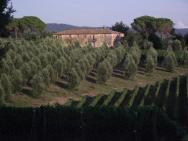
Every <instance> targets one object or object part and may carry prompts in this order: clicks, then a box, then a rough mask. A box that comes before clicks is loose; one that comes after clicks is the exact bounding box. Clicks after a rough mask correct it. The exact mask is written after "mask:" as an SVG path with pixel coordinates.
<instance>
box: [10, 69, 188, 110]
mask: <svg viewBox="0 0 188 141" xmlns="http://www.w3.org/2000/svg"><path fill="white" fill-rule="evenodd" d="M187 73H188V68H177V69H176V71H175V72H166V71H164V70H163V69H162V68H157V70H155V72H154V73H152V74H151V75H146V74H145V73H144V71H142V70H139V71H138V73H137V75H136V78H135V79H134V80H125V79H122V78H119V77H117V76H112V77H111V78H110V79H109V80H108V81H107V83H106V84H104V85H99V84H96V83H94V82H90V81H87V80H83V81H82V82H81V84H80V85H79V86H78V87H77V88H75V89H73V90H67V89H64V88H61V87H59V86H57V85H50V87H49V88H48V90H46V91H44V92H43V94H42V95H41V96H40V97H38V98H33V97H31V96H29V95H25V94H22V93H19V94H16V95H14V96H12V97H11V102H10V105H11V106H16V107H29V106H33V107H38V106H41V105H48V104H50V105H51V104H55V103H58V104H64V103H66V102H67V101H68V100H69V99H75V100H76V99H79V98H81V97H82V96H84V95H89V96H96V95H104V94H108V93H109V92H110V91H112V90H113V89H117V90H122V89H125V88H126V89H130V90H132V89H134V88H135V87H136V86H145V85H147V84H153V83H155V82H157V81H160V80H163V79H171V78H173V77H176V76H179V75H183V74H187Z"/></svg>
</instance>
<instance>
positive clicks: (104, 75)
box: [97, 62, 109, 84]
mask: <svg viewBox="0 0 188 141" xmlns="http://www.w3.org/2000/svg"><path fill="white" fill-rule="evenodd" d="M108 79H109V69H108V66H107V63H105V62H103V63H101V64H100V65H99V67H98V69H97V83H99V84H104V83H105V82H106V81H107V80H108Z"/></svg>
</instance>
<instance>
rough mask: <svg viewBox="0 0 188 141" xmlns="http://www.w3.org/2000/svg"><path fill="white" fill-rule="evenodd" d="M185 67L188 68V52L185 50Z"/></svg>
mask: <svg viewBox="0 0 188 141" xmlns="http://www.w3.org/2000/svg"><path fill="white" fill-rule="evenodd" d="M183 65H185V66H188V50H187V48H185V50H184V52H183Z"/></svg>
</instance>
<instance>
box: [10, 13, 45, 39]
mask: <svg viewBox="0 0 188 141" xmlns="http://www.w3.org/2000/svg"><path fill="white" fill-rule="evenodd" d="M45 27H46V24H45V23H44V22H43V21H42V20H41V19H39V18H38V17H34V16H25V17H23V18H19V19H18V18H17V19H12V20H11V22H10V23H9V24H8V25H7V29H8V30H9V31H10V32H14V36H15V37H16V38H17V37H18V36H19V37H25V38H26V39H35V38H36V37H37V36H38V35H42V33H43V32H44V30H45Z"/></svg>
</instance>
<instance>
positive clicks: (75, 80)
mask: <svg viewBox="0 0 188 141" xmlns="http://www.w3.org/2000/svg"><path fill="white" fill-rule="evenodd" d="M79 84H80V77H79V75H78V74H77V72H76V70H75V69H74V68H72V69H71V71H70V73H69V84H68V87H69V88H70V89H72V88H74V87H76V86H78V85H79Z"/></svg>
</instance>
